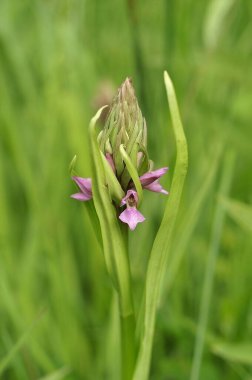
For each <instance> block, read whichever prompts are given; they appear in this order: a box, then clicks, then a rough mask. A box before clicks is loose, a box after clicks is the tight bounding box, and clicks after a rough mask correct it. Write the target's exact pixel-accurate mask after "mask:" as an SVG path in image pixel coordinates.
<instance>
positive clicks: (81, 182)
mask: <svg viewBox="0 0 252 380" xmlns="http://www.w3.org/2000/svg"><path fill="white" fill-rule="evenodd" d="M72 180H73V181H74V182H75V183H76V185H77V186H78V187H79V189H80V193H76V194H72V195H71V198H74V199H77V200H78V201H82V202H83V201H89V200H90V199H92V180H91V178H82V177H76V176H73V177H72Z"/></svg>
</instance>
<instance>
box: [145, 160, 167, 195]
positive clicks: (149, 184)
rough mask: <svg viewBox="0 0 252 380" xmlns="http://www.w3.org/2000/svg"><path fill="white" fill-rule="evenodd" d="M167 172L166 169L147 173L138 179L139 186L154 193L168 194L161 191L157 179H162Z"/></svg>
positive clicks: (163, 190)
mask: <svg viewBox="0 0 252 380" xmlns="http://www.w3.org/2000/svg"><path fill="white" fill-rule="evenodd" d="M167 170H168V167H164V168H160V169H157V170H154V171H151V172H147V173H145V174H143V175H142V176H141V177H139V179H140V182H141V185H142V186H143V188H144V189H146V190H149V191H153V192H155V193H162V194H166V195H167V194H168V191H166V190H165V189H163V187H162V186H161V185H160V183H159V178H160V177H162V176H163V175H164V174H165V173H166V172H167Z"/></svg>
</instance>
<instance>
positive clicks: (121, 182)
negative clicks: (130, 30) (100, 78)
mask: <svg viewBox="0 0 252 380" xmlns="http://www.w3.org/2000/svg"><path fill="white" fill-rule="evenodd" d="M164 80H165V86H166V91H167V95H168V102H169V106H170V111H171V118H172V124H173V129H174V134H175V140H176V145H177V160H176V165H175V170H174V175H173V180H172V185H171V192H170V195H169V197H168V202H167V206H166V209H165V213H164V216H163V220H162V223H161V225H160V228H159V231H158V233H157V235H156V238H155V240H154V243H153V248H152V251H151V255H150V259H149V263H148V270H147V274H146V279H145V287H144V293H143V302H142V303H141V305H142V306H141V308H140V310H137V311H136V310H135V307H134V301H133V290H132V279H131V277H132V276H131V270H130V259H129V253H128V244H127V241H128V238H127V236H128V230H135V228H136V226H137V225H138V223H142V222H144V221H145V217H144V216H143V215H142V213H141V212H140V211H139V207H140V204H141V202H142V200H143V190H148V191H152V192H155V193H161V194H164V195H168V192H167V191H166V190H165V189H164V188H163V187H162V185H161V184H160V183H159V180H160V178H161V177H162V176H163V175H165V174H166V172H167V170H168V167H167V166H165V167H162V168H160V169H155V170H154V169H153V162H152V161H151V160H150V159H149V156H148V151H147V127H146V121H145V119H144V117H143V115H142V113H141V110H140V108H139V105H138V102H137V98H136V95H135V91H134V88H133V85H132V82H131V80H130V79H128V78H127V79H126V80H125V81H124V83H123V84H122V85H121V87H120V88H119V90H118V94H117V95H116V97H115V98H114V101H113V102H112V105H111V107H110V110H109V112H108V116H107V118H106V122H105V125H104V127H103V128H102V130H101V131H100V132H99V133H98V132H97V130H96V129H97V128H96V124H97V121H98V119H99V118H100V116H101V113H102V112H103V109H104V108H105V107H106V106H105V107H102V108H101V109H100V110H99V111H98V112H97V114H96V115H95V116H94V117H93V119H92V120H91V122H90V127H89V136H90V147H91V155H92V166H93V175H92V178H83V177H79V176H77V175H73V176H72V179H73V181H74V182H75V183H76V185H77V187H78V189H79V191H78V192H77V193H75V194H73V195H71V197H72V198H74V199H76V200H78V201H81V202H88V201H89V202H93V204H94V209H95V213H96V215H97V217H98V220H99V226H100V230H101V238H102V243H103V250H104V257H105V263H106V267H107V270H108V273H109V276H110V277H111V280H112V284H113V287H114V289H115V292H116V294H117V295H118V301H119V310H120V322H121V379H122V380H147V379H148V374H149V367H150V359H151V351H152V344H153V334H154V328H155V315H156V309H157V302H158V298H159V294H160V288H161V281H162V277H163V276H164V274H165V268H166V263H167V259H168V256H169V252H170V243H171V238H172V231H173V228H174V224H175V219H176V215H177V212H178V208H179V203H180V198H181V193H182V188H183V184H184V179H185V176H186V172H187V144H186V139H185V135H184V132H183V127H182V124H181V121H180V116H179V111H178V106H177V101H176V96H175V92H174V88H173V85H172V82H171V80H170V78H169V76H168V74H167V72H165V74H164ZM71 167H73V165H72V166H71ZM136 233H137V232H136ZM136 325H137V326H138V327H139V326H140V330H141V331H140V333H139V331H137V330H138V329H136Z"/></svg>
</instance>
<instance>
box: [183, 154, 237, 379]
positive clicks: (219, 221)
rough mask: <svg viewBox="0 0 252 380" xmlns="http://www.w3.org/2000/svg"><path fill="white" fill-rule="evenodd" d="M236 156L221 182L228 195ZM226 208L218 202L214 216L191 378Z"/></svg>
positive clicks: (197, 363) (196, 366)
mask: <svg viewBox="0 0 252 380" xmlns="http://www.w3.org/2000/svg"><path fill="white" fill-rule="evenodd" d="M233 163H234V156H233V155H227V157H226V161H225V166H224V173H223V177H222V181H221V184H220V191H219V192H220V194H221V195H223V196H227V194H228V192H229V189H230V184H231V179H232V171H233ZM224 216H225V210H224V208H223V207H222V205H221V204H220V203H217V206H216V210H215V217H214V224H213V230H212V238H211V244H210V248H209V254H208V260H207V264H206V273H205V279H204V284H203V290H202V297H201V302H200V314H199V322H198V328H197V333H196V341H195V348H194V355H193V363H192V369H191V376H190V379H191V380H198V379H199V375H200V367H201V361H202V354H203V349H204V341H205V334H206V328H207V321H208V314H209V307H210V301H211V295H212V287H213V281H214V271H215V264H216V260H217V256H218V252H219V245H220V238H221V232H222V228H223V223H224Z"/></svg>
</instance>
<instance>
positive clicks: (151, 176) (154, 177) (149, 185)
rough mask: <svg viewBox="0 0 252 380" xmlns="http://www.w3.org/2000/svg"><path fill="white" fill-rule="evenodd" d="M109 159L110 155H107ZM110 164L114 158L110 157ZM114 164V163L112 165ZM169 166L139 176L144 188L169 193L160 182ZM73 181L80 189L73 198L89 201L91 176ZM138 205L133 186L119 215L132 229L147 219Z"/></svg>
mask: <svg viewBox="0 0 252 380" xmlns="http://www.w3.org/2000/svg"><path fill="white" fill-rule="evenodd" d="M107 159H108V157H107ZM109 161H110V164H112V162H113V160H112V158H110V160H109ZM111 166H112V165H111ZM167 170H168V168H167V167H164V168H160V169H157V170H154V171H150V172H147V173H145V174H143V175H142V176H141V177H139V179H140V182H141V184H142V187H143V189H146V190H149V191H153V192H155V193H162V194H165V195H167V194H168V192H167V191H166V190H165V189H163V187H162V186H161V185H160V183H159V179H160V178H161V177H162V176H163V175H164V174H165V173H166V172H167ZM72 179H73V181H74V182H75V183H76V184H77V186H78V187H79V189H80V192H79V193H76V194H73V195H71V197H72V198H74V199H77V200H78V201H83V202H85V201H89V200H90V199H92V180H91V178H82V177H76V176H74V177H72ZM137 205H138V194H137V192H136V190H135V189H134V185H133V184H132V188H130V189H129V190H127V193H126V195H125V196H124V197H123V198H122V200H121V206H126V208H125V210H124V211H122V213H121V214H120V215H119V219H120V220H121V221H122V222H123V223H127V224H128V226H129V228H130V229H131V230H134V229H135V228H136V226H137V224H138V223H141V222H143V221H144V220H145V217H144V216H143V215H142V214H141V213H140V211H138V210H137Z"/></svg>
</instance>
